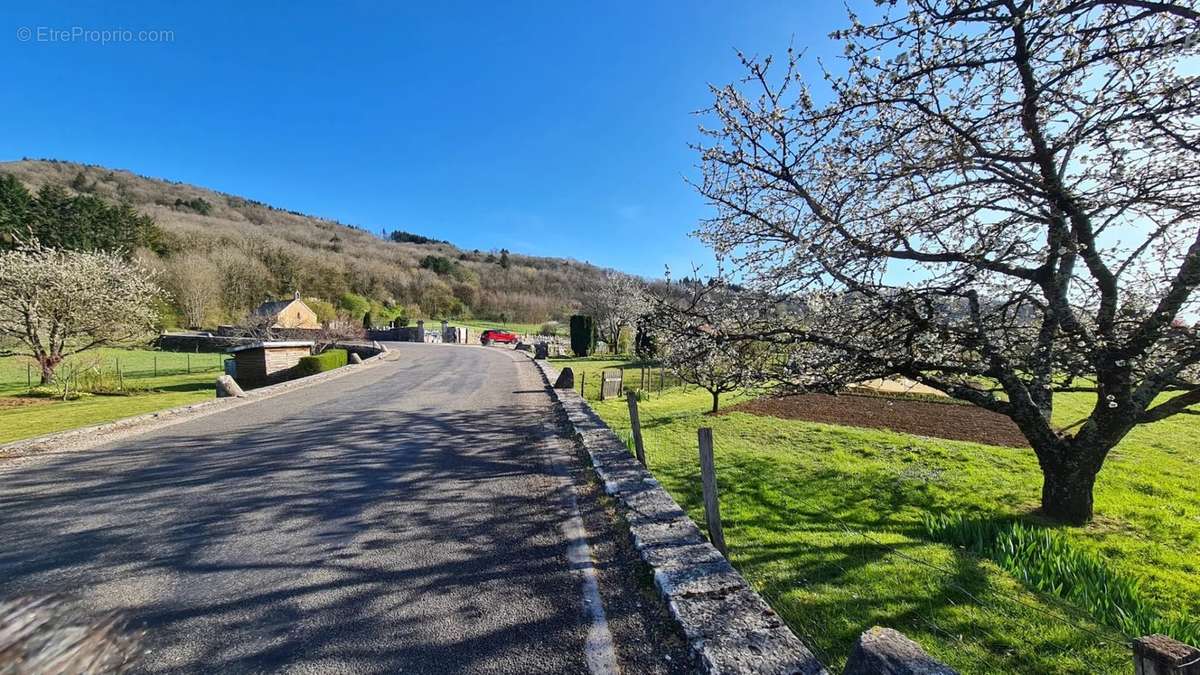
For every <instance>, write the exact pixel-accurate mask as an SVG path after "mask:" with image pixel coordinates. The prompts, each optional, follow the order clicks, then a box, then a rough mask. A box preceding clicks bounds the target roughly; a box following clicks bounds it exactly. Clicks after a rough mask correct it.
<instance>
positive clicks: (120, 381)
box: [116, 356, 125, 391]
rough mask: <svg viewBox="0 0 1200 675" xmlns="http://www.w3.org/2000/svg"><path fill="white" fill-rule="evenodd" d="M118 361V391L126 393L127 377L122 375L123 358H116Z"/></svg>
mask: <svg viewBox="0 0 1200 675" xmlns="http://www.w3.org/2000/svg"><path fill="white" fill-rule="evenodd" d="M116 359H117V389H118V390H120V391H125V376H124V375H122V374H121V357H119V356H118V357H116Z"/></svg>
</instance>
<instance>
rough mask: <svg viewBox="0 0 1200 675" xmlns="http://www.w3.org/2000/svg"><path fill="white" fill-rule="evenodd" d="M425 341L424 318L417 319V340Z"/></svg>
mask: <svg viewBox="0 0 1200 675" xmlns="http://www.w3.org/2000/svg"><path fill="white" fill-rule="evenodd" d="M424 341H425V319H417V342H424Z"/></svg>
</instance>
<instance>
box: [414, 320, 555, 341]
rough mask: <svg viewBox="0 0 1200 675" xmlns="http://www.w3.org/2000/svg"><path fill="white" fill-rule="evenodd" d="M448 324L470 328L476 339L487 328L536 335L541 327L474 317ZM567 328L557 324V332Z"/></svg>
mask: <svg viewBox="0 0 1200 675" xmlns="http://www.w3.org/2000/svg"><path fill="white" fill-rule="evenodd" d="M435 323H436V322H433V323H430V322H426V323H425V326H426V328H428V327H429V326H430V325H433V324H435ZM450 325H451V326H462V327H464V328H470V329H471V337H472V340H478V337H479V334H480V333H482V332H483V331H485V330H487V329H489V328H500V329H503V330H509V331H512V332H514V333H516V334H517V335H537V333H538V331H539V330H541V328H542V324H540V323H505V322H503V321H483V320H476V319H470V320H465V321H451V322H450ZM568 329H569V327H568V326H567V324H565V323H561V324H559V326H558V334H559V335H566V334H567V333H568Z"/></svg>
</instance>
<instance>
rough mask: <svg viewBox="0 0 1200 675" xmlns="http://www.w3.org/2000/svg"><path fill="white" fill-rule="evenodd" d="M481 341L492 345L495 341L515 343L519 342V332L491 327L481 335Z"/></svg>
mask: <svg viewBox="0 0 1200 675" xmlns="http://www.w3.org/2000/svg"><path fill="white" fill-rule="evenodd" d="M479 342H480V343H482V344H484V345H490V344H492V343H493V342H500V343H503V344H509V345H514V344H516V343H517V334H516V333H510V332H509V331H506V330H500V329H498V328H489V329H487V330H485V331H483V334H482V335H480V336H479Z"/></svg>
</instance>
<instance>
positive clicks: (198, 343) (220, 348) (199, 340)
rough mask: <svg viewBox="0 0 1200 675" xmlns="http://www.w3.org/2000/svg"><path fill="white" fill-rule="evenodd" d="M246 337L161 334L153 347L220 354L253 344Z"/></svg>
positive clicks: (172, 350)
mask: <svg viewBox="0 0 1200 675" xmlns="http://www.w3.org/2000/svg"><path fill="white" fill-rule="evenodd" d="M254 341H255V340H253V339H252V338H248V337H232V336H219V335H205V334H203V333H163V334H162V335H159V336H158V338H157V339H156V340H155V341H154V346H155V347H156V348H158V349H161V350H163V351H168V352H221V353H224V352H225V351H226V350H228V349H230V348H233V347H237V346H239V345H245V344H250V343H251V342H254Z"/></svg>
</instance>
